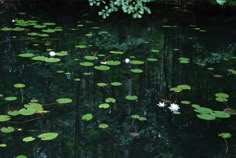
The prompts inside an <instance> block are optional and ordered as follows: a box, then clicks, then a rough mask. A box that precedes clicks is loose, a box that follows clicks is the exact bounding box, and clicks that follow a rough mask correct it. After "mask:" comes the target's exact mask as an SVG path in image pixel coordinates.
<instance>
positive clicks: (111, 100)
mask: <svg viewBox="0 0 236 158" xmlns="http://www.w3.org/2000/svg"><path fill="white" fill-rule="evenodd" d="M105 102H106V103H115V102H116V99H115V98H112V97H109V98H106V99H105Z"/></svg>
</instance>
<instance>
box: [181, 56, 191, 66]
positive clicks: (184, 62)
mask: <svg viewBox="0 0 236 158" xmlns="http://www.w3.org/2000/svg"><path fill="white" fill-rule="evenodd" d="M178 60H179V62H180V63H181V64H188V63H189V62H190V59H189V58H186V57H180V58H178Z"/></svg>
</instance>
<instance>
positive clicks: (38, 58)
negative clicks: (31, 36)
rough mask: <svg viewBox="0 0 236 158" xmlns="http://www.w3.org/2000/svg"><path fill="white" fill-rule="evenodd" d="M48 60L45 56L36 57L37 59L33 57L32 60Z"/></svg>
mask: <svg viewBox="0 0 236 158" xmlns="http://www.w3.org/2000/svg"><path fill="white" fill-rule="evenodd" d="M46 58H47V57H45V56H35V57H32V58H31V59H32V60H35V61H45V59H46Z"/></svg>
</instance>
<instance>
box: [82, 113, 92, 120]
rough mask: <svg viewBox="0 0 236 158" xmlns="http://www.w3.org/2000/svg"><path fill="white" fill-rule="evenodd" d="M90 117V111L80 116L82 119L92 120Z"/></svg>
mask: <svg viewBox="0 0 236 158" xmlns="http://www.w3.org/2000/svg"><path fill="white" fill-rule="evenodd" d="M92 119H93V114H91V113H88V114H84V115H83V116H82V120H84V121H90V120H92Z"/></svg>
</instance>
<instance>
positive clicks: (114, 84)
mask: <svg viewBox="0 0 236 158" xmlns="http://www.w3.org/2000/svg"><path fill="white" fill-rule="evenodd" d="M111 85H112V86H121V85H122V83H121V82H112V83H111Z"/></svg>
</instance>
